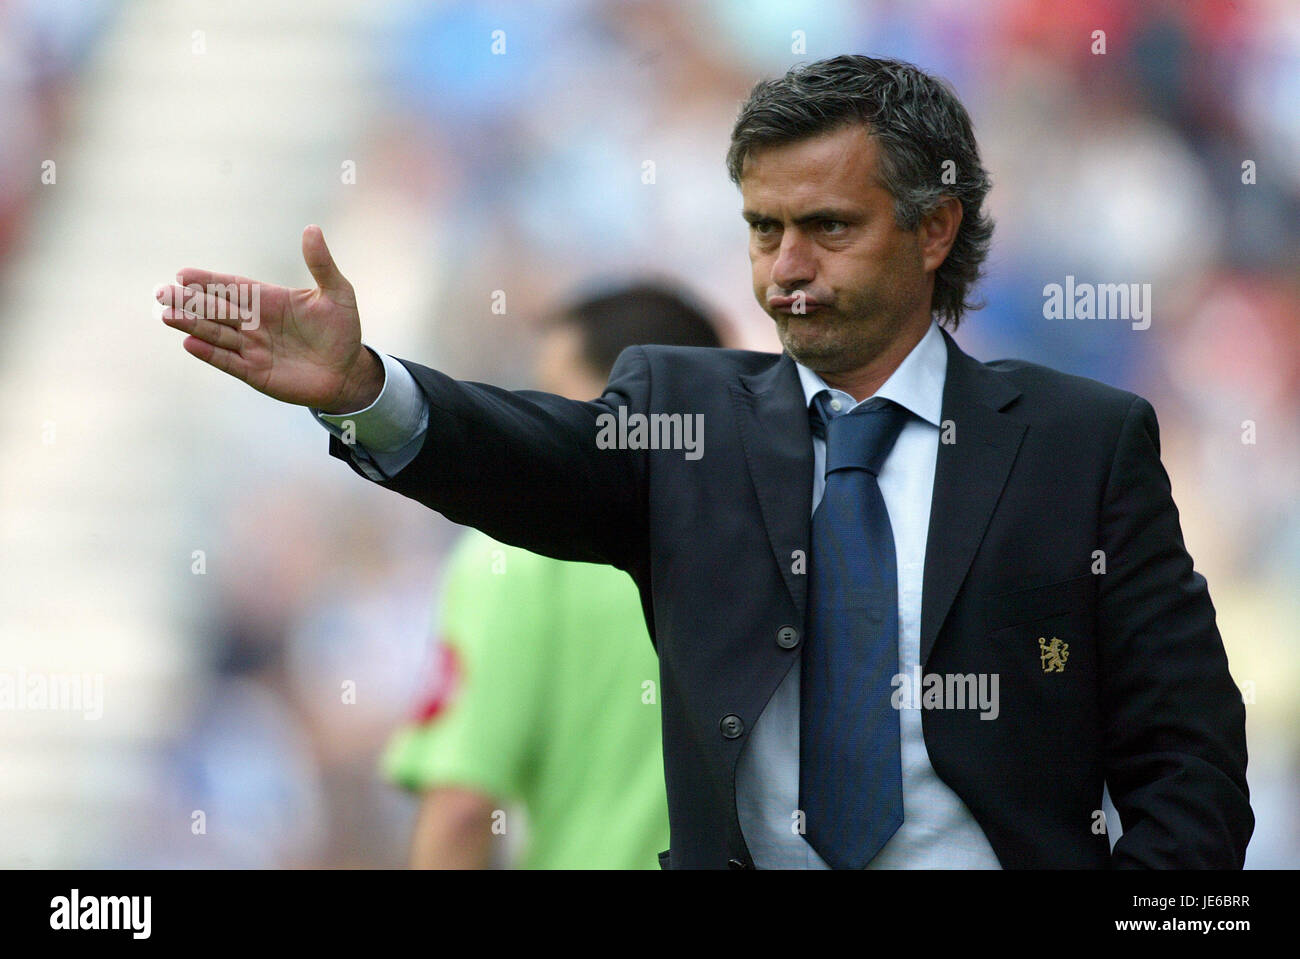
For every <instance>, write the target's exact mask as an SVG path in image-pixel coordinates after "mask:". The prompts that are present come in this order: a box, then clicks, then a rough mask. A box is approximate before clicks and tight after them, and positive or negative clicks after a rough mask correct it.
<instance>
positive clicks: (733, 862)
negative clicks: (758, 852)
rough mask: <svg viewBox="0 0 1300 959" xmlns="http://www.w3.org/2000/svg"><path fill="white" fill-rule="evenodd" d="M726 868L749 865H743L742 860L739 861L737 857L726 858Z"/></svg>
mask: <svg viewBox="0 0 1300 959" xmlns="http://www.w3.org/2000/svg"><path fill="white" fill-rule="evenodd" d="M727 868H728V869H748V868H749V867H748V866H746V865H745V864H744V863H743V862H741V861H740V860H739V859H728V860H727Z"/></svg>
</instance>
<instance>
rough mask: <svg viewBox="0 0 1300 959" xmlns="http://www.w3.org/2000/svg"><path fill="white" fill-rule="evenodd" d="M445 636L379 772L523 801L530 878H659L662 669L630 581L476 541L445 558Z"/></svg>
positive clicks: (607, 570) (663, 826) (663, 813)
mask: <svg viewBox="0 0 1300 959" xmlns="http://www.w3.org/2000/svg"><path fill="white" fill-rule="evenodd" d="M440 633H441V636H440V639H441V642H442V644H443V648H442V650H441V651H440V656H441V666H442V668H441V669H440V670H439V671H438V672H439V676H438V677H437V679H436V682H435V683H434V685H433V688H431V690H430V694H429V697H428V699H427V701H426V702H425V704H424V707H423V709H422V716H421V718H420V719H419V720H417V721H413V722H411V723H410V724H408V725H406V726H403V727H402V728H400V729H399V730H398V731H397V732H396V733H395V735H394V736H393V738H392V739H391V740H390V742H389V743H388V747H387V749H386V750H385V752H384V755H383V757H382V760H381V768H382V770H383V773H384V775H385V776H387V778H389V779H390V780H391V781H393V782H395V783H396V784H398V785H400V786H402V787H404V788H407V789H412V790H423V789H428V788H429V787H431V786H465V787H470V788H473V789H476V790H478V791H481V792H483V793H485V794H487V795H489V796H491V797H492V798H493V799H495V800H497V801H501V802H506V801H516V802H520V803H522V804H523V805H524V807H525V809H526V810H527V817H528V828H527V843H526V846H525V849H524V852H523V855H522V861H521V862H520V863H519V865H520V866H522V867H523V868H527V869H657V868H659V861H658V853H659V851H660V850H662V849H667V848H668V802H667V798H666V795H665V791H664V767H663V746H662V742H661V738H660V737H661V730H660V718H659V671H658V663H657V660H656V658H655V653H654V647H653V646H651V644H650V639H649V636H648V635H647V633H646V627H645V620H644V618H643V616H642V612H641V602H640V596H639V594H638V592H637V589H636V586H635V585H634V584H633V582H632V580H631V578H630V577H629V576H628V575H627V574H626V573H624V572H622V571H620V570H617V569H614V568H613V567H610V566H597V565H592V564H589V563H566V562H561V561H559V560H554V559H548V558H546V557H544V556H538V555H537V554H535V553H530V552H528V551H527V550H523V549H518V548H516V547H512V546H506V545H504V544H501V543H498V542H496V541H495V540H493V539H491V538H489V537H488V536H486V535H484V534H482V533H479V532H477V531H470V532H469V533H468V534H467V535H466V536H465V538H464V539H462V540H461V542H460V543H459V544H458V545H457V547H456V549H455V550H454V551H453V554H452V556H451V559H450V561H449V566H448V572H447V578H446V585H445V589H444V593H443V600H442V611H441V629H440ZM491 825H492V824H490V823H485V824H484V828H490V826H491ZM505 828H506V830H507V831H508V830H510V829H511V828H512V824H511V823H510V822H509V821H508V820H507V821H506V822H505Z"/></svg>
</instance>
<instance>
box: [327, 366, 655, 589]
mask: <svg viewBox="0 0 1300 959" xmlns="http://www.w3.org/2000/svg"><path fill="white" fill-rule="evenodd" d="M400 362H401V363H402V365H403V366H405V367H406V368H407V369H408V370H409V371H410V373H411V375H412V376H414V377H415V380H416V382H417V383H418V384H419V386H420V389H421V391H422V392H423V393H424V396H425V397H426V399H427V400H428V403H429V421H428V428H427V430H426V431H425V435H424V443H423V445H422V446H421V447H420V450H419V452H418V453H417V454H416V456H415V458H414V459H413V460H412V461H411V462H410V463H409V464H408V465H406V466H405V467H404V468H403V469H402V470H401V471H400V472H398V473H397V474H396V475H395V476H393V477H391V478H389V479H387V480H383V479H379V480H373V481H374V482H376V484H377V485H379V486H383V487H384V488H386V489H391V490H394V491H395V492H398V493H401V494H402V495H403V496H407V497H410V498H411V499H413V500H416V501H417V502H419V503H422V504H424V505H425V506H427V507H429V508H430V509H433V510H437V511H438V512H439V513H441V514H442V515H444V516H446V517H447V518H448V519H450V520H452V521H453V522H456V523H461V524H463V525H466V526H473V527H475V528H476V529H480V530H482V531H483V532H485V533H487V534H488V535H489V536H491V537H493V538H495V539H497V540H500V541H501V542H503V543H508V544H510V545H512V546H521V547H523V548H524V549H527V550H531V551H532V552H534V553H540V554H541V555H543V556H550V557H553V558H555V559H563V560H574V561H579V562H588V563H605V564H608V565H611V566H616V567H618V568H620V569H624V570H628V571H629V572H632V571H634V570H635V569H636V568H637V567H638V566H639V565H640V564H641V563H642V560H643V557H644V556H645V555H646V553H647V549H646V543H647V534H646V508H645V503H646V498H645V483H644V475H643V470H644V460H643V458H642V456H641V454H639V453H638V452H637V451H634V450H627V449H619V448H617V447H614V448H601V446H598V444H597V439H598V436H599V434H600V431H601V427H602V425H603V424H604V423H606V422H607V421H606V420H604V419H602V417H605V416H612V417H614V418H615V419H617V415H618V408H619V407H620V406H626V407H628V412H629V413H630V412H633V411H635V410H644V409H645V408H646V403H647V400H648V394H649V388H650V382H649V381H650V373H649V363H648V361H647V360H646V357H645V353H644V350H643V349H642V348H641V347H630V348H628V349H627V350H624V351H623V353H622V354H621V355H620V356H619V358H618V360H617V362H616V363H615V364H614V369H613V371H612V372H611V373H610V379H609V383H608V385H607V386H606V387H605V393H604V395H603V396H602V397H601V398H600V399H598V400H594V401H591V402H581V401H578V400H569V399H565V398H564V397H561V396H555V395H553V394H550V393H542V392H538V391H535V390H513V391H512V390H505V389H501V388H499V387H495V386H488V385H486V384H483V383H469V382H462V381H458V380H453V379H452V378H450V377H448V376H447V375H445V374H443V373H439V372H438V371H437V370H432V369H429V368H428V367H425V366H421V365H420V364H418V363H413V362H411V361H409V360H401V361H400ZM601 445H603V446H608V445H609V444H607V443H604V444H601ZM329 449H330V454H331V455H332V456H335V457H338V458H339V459H342V460H343V461H344V462H346V463H348V465H349V466H351V467H352V469H353V470H354V471H355V472H357V473H358V474H359V475H361V476H366V474H365V473H364V472H362V471H361V470H360V469H359V468H358V467H357V465H356V463H354V462H353V460H352V457H351V456H350V455H349V452H348V448H347V447H346V446H345V445H344V444H343V442H342V441H341V440H340V439H339V438H338V437H337V436H334V435H331V436H330V446H329ZM369 478H370V477H367V479H369Z"/></svg>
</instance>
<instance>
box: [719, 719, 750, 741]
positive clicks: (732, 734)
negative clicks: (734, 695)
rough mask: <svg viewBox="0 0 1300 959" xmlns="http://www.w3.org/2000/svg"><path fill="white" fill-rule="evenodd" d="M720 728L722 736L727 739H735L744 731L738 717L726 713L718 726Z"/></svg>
mask: <svg viewBox="0 0 1300 959" xmlns="http://www.w3.org/2000/svg"><path fill="white" fill-rule="evenodd" d="M718 725H719V726H721V727H722V735H724V736H726V737H727V738H728V739H735V738H736V737H737V736H739V735H740V734H741V733H743V732H744V731H745V724H744V723H743V722H741V719H740V717H739V716H737V715H736V714H735V713H728V714H727V715H725V716H723V717H722V722H721V723H719V724H718Z"/></svg>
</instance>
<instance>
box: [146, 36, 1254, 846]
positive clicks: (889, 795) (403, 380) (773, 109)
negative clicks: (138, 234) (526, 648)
mask: <svg viewBox="0 0 1300 959" xmlns="http://www.w3.org/2000/svg"><path fill="white" fill-rule="evenodd" d="M728 167H729V170H730V173H731V176H732V178H733V179H734V180H735V181H736V182H737V183H738V184H739V185H740V189H741V194H742V196H743V200H744V217H745V219H746V220H747V221H748V222H749V225H750V245H749V253H750V260H751V262H752V264H753V281H754V292H755V295H756V296H757V298H758V301H759V303H760V304H761V305H762V306H763V308H764V309H765V310H766V311H767V312H768V313H769V314H770V315H771V316H772V318H773V320H774V321H775V322H776V327H777V331H778V333H779V334H780V337H781V341H782V344H783V345H784V347H785V349H784V352H783V353H781V354H780V355H770V354H762V353H751V352H742V351H731V350H682V349H667V348H653V347H637V348H633V349H631V350H628V351H627V352H625V353H624V354H623V355H622V356H621V357H620V358H619V361H618V363H617V364H616V365H615V367H614V370H613V372H612V374H611V377H610V381H609V384H608V386H607V387H606V390H605V394H604V396H603V397H602V398H601V399H600V400H598V401H594V402H590V403H574V402H571V401H568V400H563V399H560V398H558V397H553V396H547V395H544V394H538V393H528V392H516V393H511V392H507V391H505V390H499V389H495V388H493V387H490V386H483V385H479V384H468V383H457V382H455V381H453V380H451V379H449V378H448V377H446V376H444V375H442V374H440V373H438V372H436V371H434V370H430V369H427V368H425V367H422V366H420V365H419V364H416V363H411V362H407V361H402V362H398V361H396V360H392V359H391V358H389V357H382V358H377V357H375V356H374V355H372V354H371V353H370V351H369V350H363V349H362V348H361V340H360V324H359V319H358V317H357V312H356V306H355V299H354V297H353V294H352V289H351V287H350V285H349V284H348V283H347V281H346V280H344V279H343V277H342V276H341V275H340V274H339V272H338V269H337V267H335V265H334V263H333V261H332V260H331V258H330V257H329V254H328V252H327V250H326V248H325V245H324V240H323V237H322V236H321V234H320V232H319V230H317V229H315V228H310V227H309V228H308V230H307V231H306V233H305V235H304V239H303V247H304V257H305V259H306V261H307V264H308V266H309V267H310V268H311V270H312V274H313V276H314V277H315V278H316V281H317V283H318V284H319V289H318V290H315V291H308V290H295V291H290V290H285V289H283V288H276V287H272V288H269V292H266V293H264V294H263V296H262V303H263V310H262V329H261V330H260V331H252V332H251V333H248V332H245V331H242V330H239V329H238V328H237V327H238V323H232V322H230V321H227V322H225V323H222V322H220V321H216V322H214V321H212V320H208V319H194V318H192V317H190V316H188V315H187V313H186V311H179V312H178V311H168V312H167V313H166V314H165V316H167V317H169V318H168V319H167V320H166V322H168V323H169V324H170V325H172V326H175V327H177V328H178V329H181V330H184V331H185V332H187V333H189V334H191V335H190V336H189V337H187V339H186V340H185V343H184V345H185V348H186V349H187V350H188V351H189V352H191V353H192V354H194V355H195V356H197V357H199V358H200V359H202V360H204V361H206V362H208V363H211V364H213V365H215V366H217V367H218V368H219V369H223V370H225V371H226V372H228V373H230V374H231V375H234V376H236V377H238V378H240V379H242V380H244V381H245V382H248V383H250V384H251V385H253V386H254V387H256V388H258V389H260V390H262V391H263V392H266V393H269V394H270V395H272V396H275V397H277V398H279V399H281V400H285V401H287V402H294V403H300V404H303V405H307V406H310V407H314V408H316V409H317V410H319V411H322V412H321V414H320V415H321V418H322V421H323V422H327V423H332V424H337V423H341V422H347V421H348V420H349V419H351V420H353V421H355V420H356V418H357V417H358V416H360V415H362V414H363V413H366V412H367V411H368V412H369V414H371V415H372V416H373V415H374V414H375V412H376V410H378V411H379V412H380V414H381V415H380V416H379V417H377V420H376V421H372V422H371V423H368V424H367V428H366V430H365V431H364V432H363V431H362V430H361V428H360V425H359V424H358V429H357V432H356V435H355V437H353V438H354V439H355V442H354V443H352V444H350V445H349V444H345V443H343V442H342V441H341V440H340V438H339V435H338V434H337V433H336V435H335V436H334V437H333V438H332V439H331V441H330V450H331V453H332V454H333V455H334V456H336V457H339V458H342V459H344V460H346V461H348V462H349V463H351V464H352V465H353V468H354V469H355V470H357V471H358V472H359V473H361V474H362V475H366V476H368V477H370V478H372V479H374V480H375V481H376V482H379V483H380V484H381V485H383V486H385V487H387V488H389V489H393V490H396V491H397V492H399V493H402V494H403V495H405V496H409V497H411V498H413V499H416V500H418V501H419V502H421V503H424V504H426V505H428V506H430V507H432V508H434V509H437V510H438V511H440V512H442V513H443V514H444V515H446V516H448V517H450V518H452V519H453V520H456V521H458V522H463V523H468V524H470V525H474V526H477V527H479V528H480V529H483V530H484V531H485V532H487V533H489V534H491V535H493V536H495V537H497V538H499V539H501V540H503V541H505V542H510V543H513V544H516V545H520V546H524V547H526V548H528V549H532V550H535V551H537V552H541V553H543V554H546V555H551V556H555V557H558V558H562V559H577V560H586V561H590V562H602V563H608V564H610V565H613V566H617V567H619V568H621V569H625V570H627V571H628V572H630V573H631V574H632V577H633V578H634V579H635V580H636V582H637V584H638V586H639V587H640V590H641V599H642V604H643V606H644V609H645V614H646V620H647V623H648V624H649V625H650V634H651V636H652V637H654V640H655V644H656V648H657V651H658V654H659V666H660V677H661V683H660V689H661V693H662V698H661V704H662V709H663V732H664V740H663V742H664V761H665V771H666V778H667V788H668V815H669V822H670V825H671V832H672V843H671V849H670V850H668V851H666V852H665V854H664V855H663V856H662V857H661V858H662V859H663V864H664V865H666V866H669V867H671V868H681V867H686V868H725V867H731V868H751V867H754V866H759V867H768V866H776V867H781V866H787V867H800V866H808V867H821V866H825V865H830V866H834V867H839V868H861V867H863V866H867V865H870V866H873V867H918V866H920V867H953V866H957V867H985V866H986V867H990V868H996V867H998V866H1002V867H1092V868H1096V867H1105V866H1108V865H1110V866H1120V867H1163V868H1173V867H1210V868H1239V867H1240V866H1241V865H1242V862H1243V859H1244V854H1245V848H1246V843H1247V841H1248V840H1249V837H1250V833H1251V831H1252V829H1253V825H1254V817H1253V815H1252V813H1251V811H1250V806H1249V802H1248V792H1247V785H1246V777H1245V767H1246V749H1245V729H1244V725H1245V713H1244V707H1243V705H1242V701H1241V696H1240V694H1239V692H1238V691H1237V689H1236V687H1235V686H1234V685H1233V681H1232V678H1231V676H1230V674H1229V672H1228V664H1227V657H1226V655H1225V653H1224V649H1223V643H1222V640H1221V639H1220V637H1219V633H1218V630H1217V627H1216V625H1215V620H1214V608H1213V606H1212V604H1211V602H1210V598H1209V594H1208V591H1207V588H1206V584H1205V581H1204V579H1203V577H1201V576H1200V575H1199V574H1197V573H1195V572H1194V571H1193V567H1192V561H1191V558H1190V557H1189V556H1188V554H1187V552H1186V550H1185V549H1184V546H1183V541H1182V534H1181V531H1180V528H1179V524H1178V513H1177V510H1176V508H1175V506H1174V503H1173V501H1172V499H1171V496H1170V487H1169V482H1168V477H1167V476H1166V474H1165V472H1164V469H1163V467H1162V466H1161V464H1160V458H1159V441H1158V433H1157V428H1156V420H1155V414H1154V412H1153V411H1152V409H1151V406H1150V404H1148V403H1147V402H1146V401H1145V400H1143V399H1141V398H1140V397H1137V396H1135V395H1133V394H1131V393H1126V392H1123V391H1120V390H1116V389H1113V388H1110V387H1107V386H1104V385H1102V384H1100V383H1096V382H1093V381H1090V380H1085V379H1082V378H1079V377H1073V376H1068V375H1065V374H1062V373H1058V372H1056V371H1053V370H1049V369H1046V368H1043V367H1040V366H1036V365H1034V364H1030V363H1023V362H1018V361H1001V362H996V363H991V364H984V363H980V362H978V361H976V360H974V359H972V358H971V357H969V356H967V355H966V354H965V353H963V352H962V351H961V350H960V349H958V347H957V345H956V343H955V342H954V341H953V339H952V337H951V336H950V335H949V334H948V333H947V332H946V331H945V330H943V329H941V328H940V326H939V325H938V323H937V320H942V321H944V322H945V323H946V324H949V325H952V326H953V327H955V326H956V325H957V323H958V322H959V321H960V319H961V317H962V314H963V312H964V310H965V309H966V306H967V296H968V293H969V290H970V286H971V284H972V283H973V282H974V280H975V279H976V277H977V276H978V273H979V267H980V264H981V263H982V261H983V259H984V256H985V254H986V251H987V248H988V243H989V239H990V232H991V229H992V227H991V224H990V223H989V221H988V220H987V218H986V217H985V216H984V214H983V212H982V210H981V207H982V204H983V200H984V197H985V194H986V192H987V189H988V179H987V176H986V174H985V171H984V170H983V168H982V167H981V165H980V159H979V152H978V149H977V147H976V143H975V139H974V135H973V133H972V130H971V124H970V120H969V117H968V116H967V114H966V111H965V109H964V108H963V107H962V105H961V103H960V102H959V101H958V100H957V98H956V96H955V95H954V94H953V93H952V91H951V90H950V89H948V87H947V86H946V85H944V84H942V83H940V82H938V81H936V80H935V79H934V78H932V77H930V76H928V75H926V74H924V73H922V72H921V71H920V70H918V69H916V68H915V67H913V66H911V65H909V64H904V63H899V62H896V61H891V60H876V59H870V58H867V57H858V56H843V57H836V58H834V59H831V60H826V61H819V62H817V63H813V64H810V65H808V66H806V67H801V68H797V69H794V70H792V71H790V72H789V73H788V74H787V75H786V76H785V77H783V78H781V79H778V80H774V81H764V82H762V83H759V84H758V85H757V86H756V87H755V88H754V90H753V92H752V93H751V95H750V97H749V100H748V101H747V102H746V103H745V105H744V107H743V108H742V110H741V113H740V116H739V118H738V120H737V122H736V125H735V128H734V130H733V133H732V143H731V149H730V151H729V155H728ZM223 279H229V278H225V277H220V276H218V277H215V278H214V277H213V276H212V275H211V274H208V273H205V272H203V271H199V270H185V271H184V272H183V273H182V274H181V277H180V281H181V283H182V284H184V283H187V282H190V283H193V282H197V283H200V284H204V283H209V282H213V281H214V280H215V281H218V282H219V281H221V280H223ZM161 295H162V296H163V297H164V298H165V297H166V296H169V295H170V294H169V293H166V292H164V293H163V294H161ZM217 299H218V297H213V296H195V297H192V299H191V302H189V303H187V306H190V307H192V308H194V309H201V310H204V311H205V315H211V311H213V310H215V308H216V307H217V306H218V303H217V302H216V300H217ZM290 323H292V326H290V325H289V324H290ZM268 330H270V331H285V332H281V333H280V335H281V336H282V337H283V338H282V339H280V340H277V339H276V338H275V337H276V334H275V333H272V332H268ZM288 330H292V333H289V332H287V331H288ZM411 380H414V383H415V384H416V388H412V386H411V382H410V381H411ZM349 411H361V412H359V413H349ZM338 414H343V415H338ZM655 415H657V416H658V418H659V419H658V420H657V422H659V423H660V424H661V425H662V424H663V423H665V422H669V423H671V422H673V421H672V420H671V419H670V418H671V417H672V416H674V415H680V417H681V419H680V422H681V423H683V424H685V423H688V422H694V423H696V424H698V423H701V422H702V423H703V424H704V425H705V426H706V427H707V433H706V435H705V436H704V439H705V441H706V445H704V448H703V454H704V455H701V456H698V457H696V458H690V457H689V456H686V455H683V452H682V451H681V450H680V449H671V448H670V449H663V448H659V447H662V446H663V445H665V444H663V443H662V442H660V443H657V444H654V448H647V447H648V446H650V444H648V443H646V442H645V439H646V437H645V435H644V433H645V431H644V430H640V431H638V430H636V429H635V427H637V426H643V425H644V423H645V422H646V421H647V419H648V417H650V416H655ZM692 417H694V419H692ZM615 420H616V421H617V423H618V439H619V441H620V442H618V443H617V444H615V448H605V447H607V446H608V443H606V444H604V445H603V446H602V445H598V444H597V443H596V442H594V441H593V438H595V437H599V436H605V438H606V439H608V438H609V437H608V433H609V425H610V423H611V421H615ZM331 429H333V430H338V429H339V427H338V426H337V425H332V426H331ZM661 433H662V431H661ZM683 438H684V437H683ZM656 439H662V436H661V435H658V436H656ZM667 445H669V446H672V445H673V444H672V443H669V444H667ZM678 445H681V444H678ZM818 507H820V508H818ZM815 508H817V510H816V513H815V514H814V509H815ZM891 674H892V676H891ZM932 676H933V677H937V678H938V693H939V695H933V693H934V692H935V686H934V684H932V683H931V682H929V681H928V677H932ZM914 677H920V680H919V681H914V679H913V678H914ZM995 691H996V695H993V694H994V692H995ZM891 692H892V693H893V696H890V695H889V694H890V693H891ZM900 693H906V695H903V696H900V695H899V694H900ZM984 693H988V694H989V695H988V696H987V698H986V697H985V695H983V694H984ZM971 699H978V700H979V702H978V705H979V707H980V708H978V709H972V708H969V707H970V705H971V703H970V700H971ZM917 705H920V706H921V707H922V708H914V707H915V706H917ZM895 707H897V708H895ZM1103 785H1106V786H1108V787H1109V792H1110V796H1111V799H1112V800H1113V802H1114V805H1115V808H1116V809H1117V811H1118V812H1119V814H1120V818H1121V820H1122V826H1123V835H1122V836H1121V837H1120V838H1119V839H1118V840H1117V841H1116V843H1115V847H1114V850H1113V852H1112V851H1111V849H1110V848H1109V843H1108V840H1107V837H1106V834H1105V829H1104V827H1103V828H1098V824H1099V816H1100V815H1101V798H1102V790H1103Z"/></svg>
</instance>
